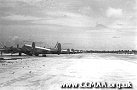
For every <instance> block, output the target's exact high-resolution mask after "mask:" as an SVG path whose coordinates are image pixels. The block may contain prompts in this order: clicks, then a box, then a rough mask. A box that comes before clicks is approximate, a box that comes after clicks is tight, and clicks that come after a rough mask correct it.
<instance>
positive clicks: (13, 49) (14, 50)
mask: <svg viewBox="0 0 137 90" xmlns="http://www.w3.org/2000/svg"><path fill="white" fill-rule="evenodd" d="M1 46H3V47H2V48H0V52H1V55H2V54H3V53H11V55H12V54H14V53H18V52H19V51H20V48H19V45H18V44H17V47H13V46H11V47H7V46H5V45H2V44H1Z"/></svg>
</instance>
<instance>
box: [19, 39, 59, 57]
mask: <svg viewBox="0 0 137 90" xmlns="http://www.w3.org/2000/svg"><path fill="white" fill-rule="evenodd" d="M19 53H20V54H19V55H21V54H22V53H25V54H27V55H30V56H32V55H35V56H39V54H42V56H46V54H58V55H59V54H60V53H61V44H60V43H58V42H57V44H56V45H55V47H54V48H45V47H38V46H35V42H33V43H32V45H28V44H25V45H24V46H23V47H22V48H21V51H20V52H19Z"/></svg>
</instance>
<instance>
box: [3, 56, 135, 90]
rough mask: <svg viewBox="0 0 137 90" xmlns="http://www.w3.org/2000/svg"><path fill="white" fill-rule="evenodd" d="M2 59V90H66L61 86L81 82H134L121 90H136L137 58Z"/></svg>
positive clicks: (49, 57) (55, 57) (7, 57)
mask: <svg viewBox="0 0 137 90" xmlns="http://www.w3.org/2000/svg"><path fill="white" fill-rule="evenodd" d="M0 58H4V59H7V60H0V90H63V89H62V88H61V85H62V84H64V83H81V82H109V83H128V82H131V83H132V84H133V88H132V89H130V88H129V89H122V90H137V71H136V69H137V55H124V54H123V55H122V54H70V55H67V54H66V55H65V54H64V55H47V57H34V56H32V57H30V56H21V57H20V56H9V55H4V56H0ZM11 58H12V59H11ZM64 90H73V89H64ZM74 90H82V89H74ZM83 90H86V89H83ZM87 90H90V89H87ZM91 90H118V89H117V88H115V89H109V88H107V89H101V88H99V89H96V88H92V89H91Z"/></svg>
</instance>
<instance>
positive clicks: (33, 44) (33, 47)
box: [31, 42, 35, 55]
mask: <svg viewBox="0 0 137 90" xmlns="http://www.w3.org/2000/svg"><path fill="white" fill-rule="evenodd" d="M31 52H32V54H33V55H34V54H35V42H32V51H31Z"/></svg>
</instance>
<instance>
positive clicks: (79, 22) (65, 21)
mask: <svg viewBox="0 0 137 90" xmlns="http://www.w3.org/2000/svg"><path fill="white" fill-rule="evenodd" d="M47 15H48V16H49V17H50V19H46V20H39V21H34V22H33V23H36V24H53V25H63V26H71V27H92V26H94V25H95V23H94V19H93V18H91V17H88V16H86V15H81V14H78V13H71V12H61V11H56V12H47Z"/></svg>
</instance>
